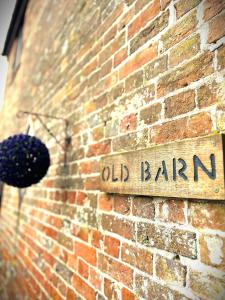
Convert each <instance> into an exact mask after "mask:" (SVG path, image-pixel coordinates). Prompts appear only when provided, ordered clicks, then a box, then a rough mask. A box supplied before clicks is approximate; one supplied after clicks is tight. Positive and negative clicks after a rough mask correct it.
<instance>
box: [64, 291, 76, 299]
mask: <svg viewBox="0 0 225 300" xmlns="http://www.w3.org/2000/svg"><path fill="white" fill-rule="evenodd" d="M75 299H76V295H75V293H74V291H73V290H72V289H70V288H68V289H67V294H66V300H75Z"/></svg>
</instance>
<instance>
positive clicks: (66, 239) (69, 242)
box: [58, 232, 73, 250]
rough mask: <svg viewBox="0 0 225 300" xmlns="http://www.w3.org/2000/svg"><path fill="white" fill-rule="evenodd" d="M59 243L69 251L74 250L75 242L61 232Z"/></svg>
mask: <svg viewBox="0 0 225 300" xmlns="http://www.w3.org/2000/svg"><path fill="white" fill-rule="evenodd" d="M58 242H59V243H60V244H61V245H63V246H64V247H66V248H67V249H69V250H73V240H72V239H71V237H68V236H66V235H65V234H64V233H62V232H59V234H58Z"/></svg>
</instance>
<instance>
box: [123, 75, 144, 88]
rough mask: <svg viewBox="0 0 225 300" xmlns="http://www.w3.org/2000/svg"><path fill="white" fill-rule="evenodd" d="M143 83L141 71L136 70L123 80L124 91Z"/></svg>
mask: <svg viewBox="0 0 225 300" xmlns="http://www.w3.org/2000/svg"><path fill="white" fill-rule="evenodd" d="M142 85H143V71H138V72H136V73H135V74H133V75H131V76H130V77H128V78H127V79H126V81H125V92H130V91H132V90H134V89H137V88H139V87H140V86H142Z"/></svg>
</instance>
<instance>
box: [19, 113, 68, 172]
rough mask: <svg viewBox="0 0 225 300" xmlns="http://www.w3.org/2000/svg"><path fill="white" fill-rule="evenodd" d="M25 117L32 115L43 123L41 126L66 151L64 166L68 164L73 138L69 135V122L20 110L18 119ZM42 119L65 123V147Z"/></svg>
mask: <svg viewBox="0 0 225 300" xmlns="http://www.w3.org/2000/svg"><path fill="white" fill-rule="evenodd" d="M23 115H32V116H35V117H36V118H37V119H38V120H39V122H40V123H41V125H42V126H43V128H44V129H45V130H46V131H47V132H48V133H49V134H50V135H51V137H53V138H54V140H55V142H56V143H57V144H58V145H59V146H60V147H61V149H62V150H63V151H64V166H65V165H66V163H67V149H68V146H69V145H70V143H71V141H72V138H71V136H70V135H69V133H68V128H69V121H68V120H67V119H64V118H61V117H56V116H51V115H46V114H40V113H35V112H30V111H23V110H20V111H19V112H18V113H17V117H18V118H21V117H22V116H23ZM41 117H43V118H48V119H55V120H60V121H63V122H64V124H65V125H64V126H65V127H64V132H65V138H64V146H62V144H61V143H60V141H59V140H58V139H57V137H56V136H55V135H54V133H52V131H51V130H50V129H49V128H48V126H47V125H46V124H45V122H44V121H43V120H42V119H41Z"/></svg>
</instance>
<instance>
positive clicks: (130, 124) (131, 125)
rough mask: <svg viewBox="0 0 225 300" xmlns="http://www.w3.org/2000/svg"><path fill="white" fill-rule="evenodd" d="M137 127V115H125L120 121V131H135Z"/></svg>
mask: <svg viewBox="0 0 225 300" xmlns="http://www.w3.org/2000/svg"><path fill="white" fill-rule="evenodd" d="M136 128H137V115H136V114H130V115H128V116H125V117H124V118H123V119H122V120H121V122H120V132H122V133H124V132H128V131H133V130H135V129H136Z"/></svg>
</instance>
